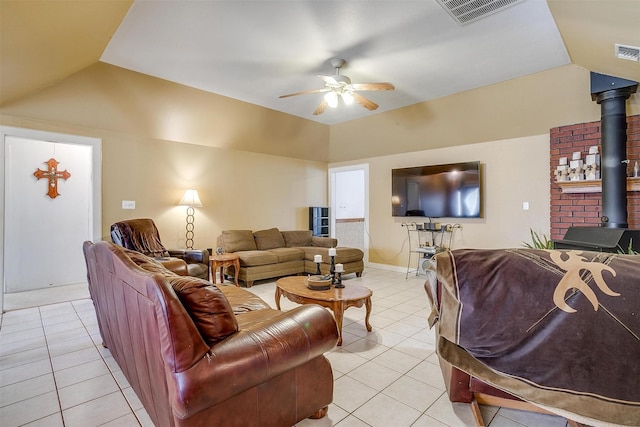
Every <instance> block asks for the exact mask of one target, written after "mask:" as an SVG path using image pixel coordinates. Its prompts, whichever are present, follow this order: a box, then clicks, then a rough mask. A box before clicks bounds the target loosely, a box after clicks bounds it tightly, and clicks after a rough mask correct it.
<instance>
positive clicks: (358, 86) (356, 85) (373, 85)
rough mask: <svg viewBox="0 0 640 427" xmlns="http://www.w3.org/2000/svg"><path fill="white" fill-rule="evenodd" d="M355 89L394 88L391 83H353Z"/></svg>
mask: <svg viewBox="0 0 640 427" xmlns="http://www.w3.org/2000/svg"><path fill="white" fill-rule="evenodd" d="M351 86H353V88H354V89H355V90H394V89H395V87H394V86H393V85H392V84H391V83H352V84H351Z"/></svg>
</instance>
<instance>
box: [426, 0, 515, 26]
mask: <svg viewBox="0 0 640 427" xmlns="http://www.w3.org/2000/svg"><path fill="white" fill-rule="evenodd" d="M436 1H437V2H438V3H439V4H440V6H442V7H443V8H444V10H446V11H447V13H448V14H449V15H450V16H451V17H452V18H453V20H454V21H456V22H457V23H458V24H460V25H466V24H470V23H471V22H474V21H477V20H478V19H482V18H484V17H487V16H489V15H493V14H494V13H497V12H500V11H501V10H503V9H506V8H508V7H510V6H513V5H515V4H517V3H522V2H523V1H524V0H436Z"/></svg>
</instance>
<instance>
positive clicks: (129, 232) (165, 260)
mask: <svg viewBox="0 0 640 427" xmlns="http://www.w3.org/2000/svg"><path fill="white" fill-rule="evenodd" d="M111 240H112V241H113V243H115V244H116V245H119V246H122V247H124V248H126V249H130V250H132V251H136V252H140V253H142V254H144V255H146V256H148V257H151V258H155V259H156V260H158V261H160V262H161V263H162V264H163V265H164V266H165V267H166V268H168V269H169V270H171V271H173V272H174V273H176V274H179V275H181V276H193V277H199V278H201V279H207V280H208V279H209V252H208V251H207V250H206V249H203V250H200V249H167V248H165V247H164V245H163V244H162V241H161V240H160V233H159V232H158V228H157V227H156V224H155V223H154V222H153V220H152V219H150V218H139V219H129V220H125V221H119V222H116V223H115V224H112V225H111Z"/></svg>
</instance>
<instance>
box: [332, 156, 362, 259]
mask: <svg viewBox="0 0 640 427" xmlns="http://www.w3.org/2000/svg"><path fill="white" fill-rule="evenodd" d="M368 183H369V165H367V164H360V165H352V166H345V167H339V168H331V169H329V199H330V201H331V203H330V206H331V215H330V217H331V236H332V237H335V238H336V239H338V245H340V246H349V247H354V248H359V249H362V251H363V252H364V262H365V263H366V262H367V261H368V253H369V230H368V224H369V191H368V185H369V184H368Z"/></svg>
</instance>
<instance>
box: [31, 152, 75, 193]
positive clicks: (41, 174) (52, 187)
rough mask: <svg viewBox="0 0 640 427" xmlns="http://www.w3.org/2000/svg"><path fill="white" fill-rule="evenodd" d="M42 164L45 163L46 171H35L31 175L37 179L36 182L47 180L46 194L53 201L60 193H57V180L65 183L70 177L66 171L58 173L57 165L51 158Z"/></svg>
mask: <svg viewBox="0 0 640 427" xmlns="http://www.w3.org/2000/svg"><path fill="white" fill-rule="evenodd" d="M44 163H46V165H47V166H48V169H47V170H46V171H45V170H42V169H36V171H35V172H34V173H33V176H35V177H36V178H38V180H40V179H41V178H47V179H48V180H49V185H48V187H49V191H48V192H47V194H48V195H49V197H51V198H52V199H55V198H56V197H58V196H59V195H60V193H58V178H62V179H64V180H65V181H66V180H67V179H68V178H69V177H70V176H71V174H70V173H69V172H67V170H66V169H65V170H63V171H62V172H59V171H58V164H59V163H58V161H56V159H54V158H51V159H49V160H47V161H46V162H44Z"/></svg>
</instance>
